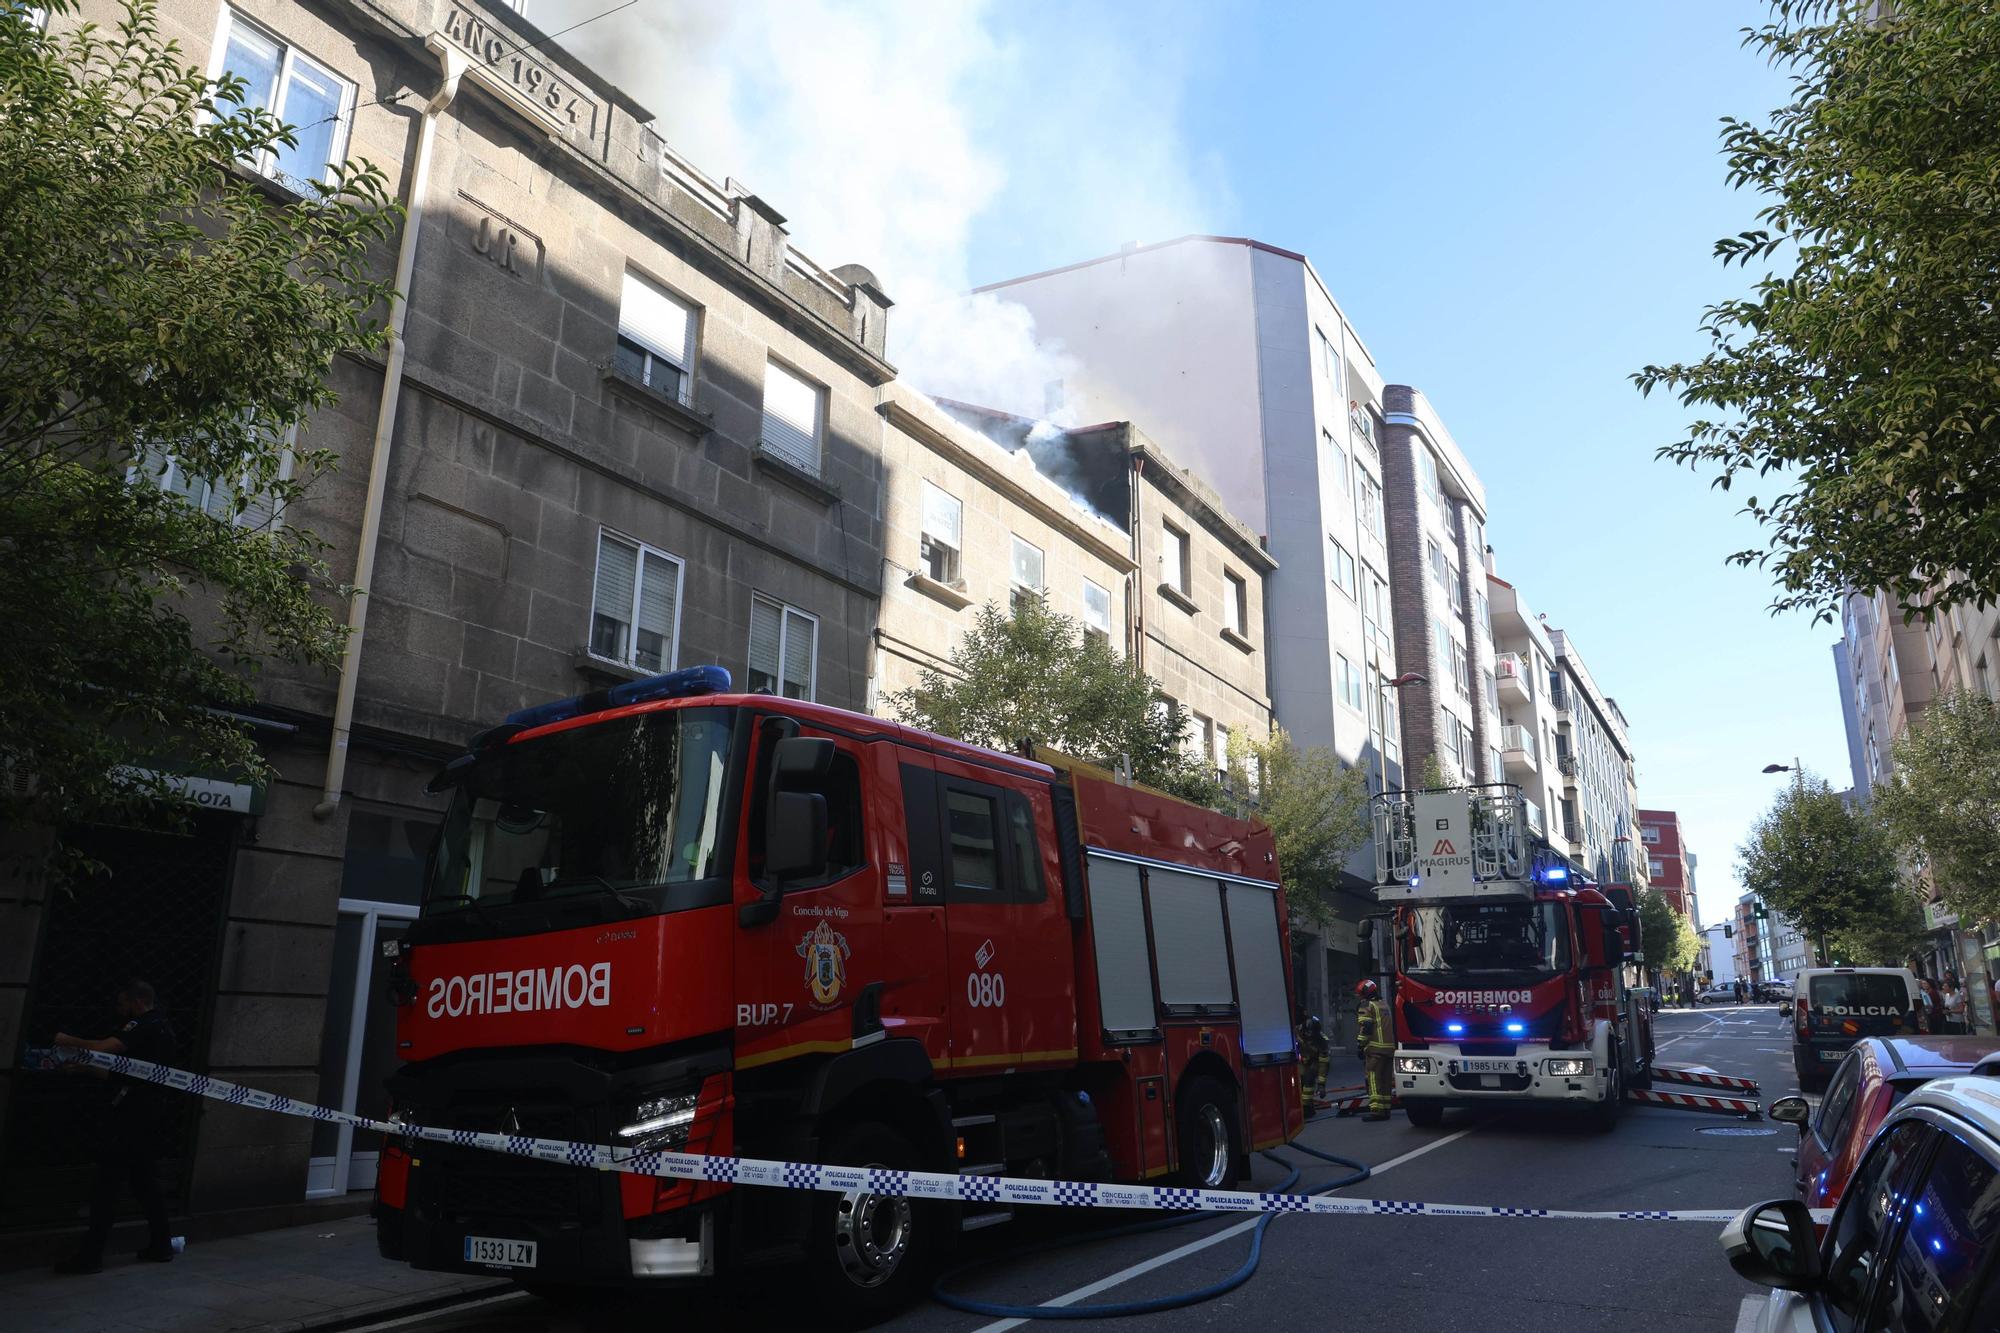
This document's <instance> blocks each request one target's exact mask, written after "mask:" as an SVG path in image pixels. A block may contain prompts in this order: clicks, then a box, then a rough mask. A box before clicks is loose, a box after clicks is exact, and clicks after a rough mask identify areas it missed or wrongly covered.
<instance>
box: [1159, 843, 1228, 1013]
mask: <svg viewBox="0 0 2000 1333" xmlns="http://www.w3.org/2000/svg"><path fill="white" fill-rule="evenodd" d="M1146 890H1147V900H1148V901H1149V902H1151V904H1152V907H1153V947H1154V948H1155V949H1157V950H1159V953H1160V1002H1161V1003H1163V1004H1201V1005H1227V1004H1229V1003H1231V1002H1232V1001H1233V1000H1234V999H1235V996H1234V995H1233V994H1232V993H1231V991H1230V988H1229V956H1228V954H1227V953H1226V952H1225V951H1224V946H1223V934H1222V894H1221V893H1220V892H1219V891H1218V890H1217V887H1216V882H1215V881H1214V880H1212V879H1203V878H1200V877H1198V876H1195V875H1188V874H1182V873H1181V872H1179V871H1175V870H1159V869H1149V870H1148V871H1147V872H1146Z"/></svg>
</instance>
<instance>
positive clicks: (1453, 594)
mask: <svg viewBox="0 0 2000 1333" xmlns="http://www.w3.org/2000/svg"><path fill="white" fill-rule="evenodd" d="M1444 590H1445V593H1446V594H1447V595H1448V596H1449V597H1450V598H1451V609H1452V612H1453V614H1455V615H1461V616H1462V615H1464V614H1465V583H1464V581H1463V580H1462V579H1460V578H1459V576H1458V566H1457V565H1454V564H1452V563H1451V562H1450V561H1446V562H1445V568H1444Z"/></svg>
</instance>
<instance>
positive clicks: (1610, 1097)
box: [1590, 1041, 1625, 1131]
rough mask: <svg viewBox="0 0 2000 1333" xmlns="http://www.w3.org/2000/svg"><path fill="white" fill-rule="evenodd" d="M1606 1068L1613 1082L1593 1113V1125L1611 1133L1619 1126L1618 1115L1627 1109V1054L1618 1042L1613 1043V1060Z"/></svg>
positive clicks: (1608, 1061) (1607, 1087)
mask: <svg viewBox="0 0 2000 1333" xmlns="http://www.w3.org/2000/svg"><path fill="white" fill-rule="evenodd" d="M1604 1063H1605V1066H1606V1067H1607V1068H1608V1069H1610V1071H1611V1082H1610V1083H1609V1085H1607V1086H1606V1087H1605V1089H1604V1100H1602V1101H1600V1102H1599V1103H1598V1104H1597V1106H1596V1109H1594V1110H1593V1111H1592V1112H1591V1115H1590V1119H1591V1123H1592V1124H1593V1125H1595V1126H1596V1127H1597V1128H1598V1129H1600V1130H1605V1131H1609V1130H1611V1129H1613V1128H1615V1127H1616V1126H1617V1124H1618V1113H1619V1112H1620V1111H1623V1110H1624V1109H1625V1052H1624V1051H1623V1050H1622V1049H1620V1047H1619V1045H1618V1043H1617V1042H1615V1041H1614V1042H1612V1043H1611V1058H1610V1059H1608V1060H1606V1061H1605V1062H1604Z"/></svg>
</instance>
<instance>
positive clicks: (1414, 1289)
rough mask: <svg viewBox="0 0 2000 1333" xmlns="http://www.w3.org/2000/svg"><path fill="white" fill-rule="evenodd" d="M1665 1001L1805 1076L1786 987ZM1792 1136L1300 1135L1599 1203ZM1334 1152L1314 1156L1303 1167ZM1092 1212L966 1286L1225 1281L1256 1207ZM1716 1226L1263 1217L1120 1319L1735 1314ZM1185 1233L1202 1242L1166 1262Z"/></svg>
mask: <svg viewBox="0 0 2000 1333" xmlns="http://www.w3.org/2000/svg"><path fill="white" fill-rule="evenodd" d="M1658 1022H1659V1029H1658V1031H1659V1045H1660V1059H1661V1060H1662V1061H1663V1062H1665V1061H1673V1062H1679V1063H1683V1064H1694V1065H1706V1066H1708V1067H1710V1068H1713V1069H1714V1070H1716V1071H1717V1072H1719V1073H1724V1074H1735V1075H1742V1076H1748V1077H1751V1078H1755V1079H1757V1080H1758V1082H1759V1083H1760V1084H1761V1086H1762V1097H1761V1100H1762V1101H1763V1103H1764V1104H1765V1105H1767V1106H1768V1105H1769V1104H1770V1102H1771V1101H1772V1100H1773V1099H1774V1098H1776V1097H1779V1096H1783V1095H1784V1094H1786V1093H1787V1092H1791V1091H1793V1090H1794V1089H1795V1086H1796V1080H1795V1079H1794V1077H1793V1074H1792V1067H1791V1055H1790V1051H1789V1048H1788V1046H1787V1045H1786V1029H1785V1026H1784V1023H1783V1020H1782V1019H1781V1017H1780V1016H1779V1015H1778V1013H1777V1011H1776V1007H1775V1006H1773V1005H1769V1004H1760V1005H1746V1006H1741V1007H1735V1006H1729V1007H1714V1008H1709V1009H1703V1010H1698V1011H1693V1012H1687V1011H1674V1010H1669V1011H1667V1012H1665V1013H1662V1014H1661V1015H1660V1016H1659V1020H1658ZM1704 1131H1707V1132H1704ZM1715 1131H1727V1132H1720V1133H1718V1132H1715ZM1796 1141H1797V1134H1796V1132H1795V1131H1794V1130H1792V1129H1791V1128H1790V1127H1788V1126H1784V1125H1775V1124H1772V1123H1770V1122H1769V1121H1762V1120H1760V1121H1752V1122H1746V1121H1743V1120H1740V1119H1736V1118H1733V1117H1726V1116H1719V1115H1704V1114H1697V1113H1693V1112H1688V1111H1680V1110H1669V1109H1665V1108H1659V1107H1640V1106H1628V1107H1627V1108H1626V1110H1625V1114H1624V1117H1623V1118H1622V1120H1621V1121H1620V1122H1619V1124H1618V1126H1617V1128H1616V1129H1614V1130H1612V1131H1611V1132H1610V1133H1608V1134H1607V1133H1599V1132H1596V1131H1594V1130H1592V1129H1591V1128H1589V1127H1588V1126H1586V1125H1583V1124H1580V1123H1575V1122H1562V1121H1556V1120H1554V1119H1551V1118H1548V1117H1545V1116H1528V1115H1510V1116H1479V1117H1474V1116H1470V1115H1462V1114H1460V1115H1453V1116H1450V1117H1448V1118H1447V1120H1446V1122H1445V1125H1444V1127H1443V1128H1442V1129H1438V1130H1420V1129H1416V1128H1414V1127H1413V1126H1411V1125H1410V1124H1409V1122H1408V1121H1406V1120H1405V1119H1404V1118H1403V1117H1402V1116H1401V1115H1400V1114H1399V1115H1397V1116H1396V1117H1395V1118H1394V1119H1392V1120H1390V1121H1389V1122H1388V1123H1386V1124H1368V1123H1364V1122H1362V1121H1360V1120H1358V1119H1331V1118H1326V1117H1322V1118H1320V1119H1317V1120H1314V1121H1312V1122H1310V1123H1308V1125H1307V1127H1306V1131H1305V1133H1304V1135H1303V1136H1302V1137H1301V1139H1300V1142H1302V1143H1305V1144H1308V1145H1310V1146H1312V1147H1315V1148H1318V1149H1321V1150H1322V1151H1326V1152H1333V1153H1339V1154H1342V1155H1345V1156H1348V1157H1352V1158H1355V1159H1357V1160H1359V1161H1363V1162H1367V1163H1369V1164H1371V1165H1372V1166H1374V1167H1375V1168H1376V1170H1377V1174H1376V1175H1375V1176H1374V1177H1372V1178H1371V1179H1369V1180H1366V1181H1363V1182H1361V1183H1359V1184H1356V1185H1353V1186H1350V1187H1348V1188H1347V1189H1345V1190H1343V1191H1341V1193H1343V1194H1347V1195H1351V1196H1354V1197H1362V1198H1383V1199H1408V1200H1421V1201H1429V1202H1439V1203H1477V1204H1511V1205H1520V1206H1532V1207H1546V1208H1572V1209H1588V1210H1612V1209H1636V1208H1659V1209H1672V1208H1738V1207H1742V1206H1743V1205H1746V1204H1750V1203H1754V1202H1756V1201H1758V1200H1761V1199H1768V1198H1775V1197H1779V1196H1782V1195H1785V1194H1786V1193H1788V1192H1789V1190H1790V1186H1791V1154H1792V1149H1793V1146H1794V1144H1795V1143H1796ZM1281 1152H1282V1150H1281ZM1292 1156H1293V1157H1294V1158H1295V1159H1296V1160H1299V1161H1300V1162H1301V1163H1303V1162H1305V1161H1306V1160H1308V1159H1304V1158H1303V1157H1301V1156H1300V1155H1298V1154H1292ZM1336 1173H1337V1168H1333V1167H1327V1166H1320V1165H1314V1166H1311V1167H1309V1168H1308V1169H1307V1170H1306V1173H1305V1175H1304V1178H1303V1179H1302V1180H1301V1182H1300V1185H1299V1188H1301V1189H1311V1188H1313V1187H1314V1184H1315V1182H1316V1181H1324V1180H1327V1179H1330V1178H1332V1176H1333V1175H1334V1174H1336ZM1284 1174H1285V1172H1284V1168H1282V1167H1280V1166H1278V1165H1276V1164H1274V1163H1272V1162H1269V1161H1265V1160H1262V1159H1259V1160H1258V1162H1257V1171H1256V1177H1255V1184H1256V1186H1257V1187H1258V1188H1265V1189H1271V1188H1276V1187H1277V1186H1278V1185H1279V1184H1280V1183H1281V1182H1282V1180H1283V1178H1284ZM1084 1220H1085V1219H1079V1218H1076V1217H1075V1216H1073V1215H1072V1216H1069V1217H1064V1218H1059V1219H1057V1218H1047V1217H1043V1218H1037V1219H1033V1220H1031V1221H1026V1222H1017V1223H1015V1224H1014V1225H1012V1226H1007V1227H996V1228H992V1229H990V1230H988V1231H984V1232H980V1233H977V1234H976V1235H974V1236H971V1237H968V1238H967V1244H968V1249H969V1250H970V1251H971V1252H972V1253H975V1254H979V1255H982V1256H992V1257H993V1262H992V1263H991V1264H989V1265H987V1266H986V1267H983V1268H981V1269H979V1270H977V1271H975V1272H972V1273H969V1274H967V1275H966V1276H965V1277H964V1278H963V1279H962V1280H961V1281H960V1282H959V1284H958V1288H957V1289H958V1290H960V1291H961V1292H963V1293H964V1294H966V1295H970V1296H973V1297H976V1298H978V1299H982V1300H988V1301H996V1302H1002V1303H1019V1304H1033V1303H1038V1302H1047V1301H1052V1300H1057V1299H1059V1298H1063V1297H1065V1296H1069V1297H1071V1301H1070V1302H1068V1303H1082V1304H1098V1303H1106V1302H1123V1301H1135V1300H1143V1299H1146V1298H1150V1297H1155V1296H1162V1295H1166V1294H1169V1293H1172V1292H1178V1291H1187V1290H1190V1289H1194V1288H1198V1287H1202V1286H1206V1285H1208V1284H1211V1283H1214V1282H1217V1281H1219V1280H1221V1279H1222V1278H1224V1277H1226V1276H1228V1275H1229V1274H1230V1273H1232V1272H1234V1271H1235V1270H1236V1269H1237V1268H1238V1267H1239V1266H1240V1265H1241V1264H1242V1263H1243V1261H1244V1258H1245V1255H1246V1254H1247V1252H1248V1247H1249V1242H1250V1236H1249V1234H1248V1231H1249V1226H1250V1224H1249V1223H1248V1222H1246V1221H1244V1220H1243V1219H1240V1218H1227V1219H1219V1220H1214V1221H1204V1222H1199V1223H1193V1224H1190V1225H1187V1226H1183V1227H1179V1228H1176V1229H1174V1230H1171V1231H1167V1232H1164V1233H1158V1234H1154V1235H1147V1236H1133V1237H1125V1238H1121V1239H1115V1240H1092V1239H1090V1238H1089V1237H1088V1235H1087V1233H1086V1230H1085V1228H1084V1225H1083V1223H1084ZM1719 1229H1720V1228H1719V1227H1717V1226H1715V1225H1713V1224H1710V1223H1699V1222H1584V1221H1554V1220H1529V1219H1519V1220H1515V1219H1504V1220H1503V1219H1473V1218H1467V1219H1458V1218H1429V1217H1393V1216H1364V1217H1313V1216H1307V1217H1283V1218H1280V1219H1279V1220H1278V1221H1277V1222H1276V1223H1275V1224H1273V1225H1272V1226H1271V1227H1270V1229H1269V1230H1268V1232H1267V1233H1266V1235H1265V1239H1264V1245H1263V1259H1262V1266H1261V1268H1260V1269H1259V1271H1258V1272H1257V1274H1256V1275H1255V1276H1254V1277H1252V1278H1251V1279H1250V1281H1249V1282H1247V1283H1246V1284H1244V1285H1243V1286H1241V1287H1239V1288H1237V1289H1236V1290H1234V1291H1232V1292H1229V1293H1227V1294H1225V1295H1223V1296H1220V1297H1217V1298H1216V1299H1214V1300H1211V1301H1208V1302H1206V1303H1203V1304H1200V1305H1196V1306H1192V1307H1189V1308H1185V1309H1179V1310H1173V1311H1169V1312H1164V1313H1158V1314H1151V1315H1143V1316H1137V1317H1133V1318H1128V1319H1121V1320H1119V1321H1117V1327H1118V1328H1119V1329H1120V1330H1121V1333H1123V1331H1124V1330H1134V1331H1135V1333H1136V1331H1137V1330H1150V1329H1168V1328H1171V1329H1196V1328H1220V1327H1231V1326H1234V1327H1238V1328H1241V1327H1245V1326H1249V1325H1253V1324H1254V1325H1259V1326H1263V1327H1268V1328H1278V1327H1308V1328H1309V1327H1327V1326H1333V1327H1354V1328H1382V1329H1395V1330H1397V1333H1433V1331H1435V1333H1445V1331H1447V1330H1463V1329H1474V1328H1481V1329H1484V1328H1528V1327H1536V1326H1540V1325H1544V1324H1551V1325H1552V1324H1555V1323H1557V1322H1560V1324H1561V1326H1562V1327H1564V1328H1567V1329H1575V1330H1585V1329H1600V1328H1601V1329H1629V1328H1644V1329H1646V1330H1647V1333H1666V1331H1667V1330H1682V1329H1686V1330H1694V1329H1703V1330H1713V1329H1721V1330H1730V1329H1734V1328H1735V1327H1736V1322H1737V1317H1738V1314H1739V1311H1740V1310H1741V1308H1742V1306H1743V1303H1744V1300H1745V1298H1746V1297H1750V1296H1753V1295H1755V1294H1757V1293H1758V1292H1759V1291H1760V1289H1759V1288H1755V1287H1752V1286H1751V1285H1750V1284H1748V1283H1746V1282H1744V1281H1743V1280H1742V1279H1740V1278H1738V1277H1737V1276H1736V1275H1735V1274H1734V1273H1733V1272H1731V1271H1730V1268H1729V1265H1728V1264H1727V1262H1726V1261H1725V1260H1724V1259H1723V1257H1722V1251H1721V1248H1720V1247H1719V1246H1718V1245H1717V1244H1716V1234H1717V1232H1718V1231H1719ZM1049 1238H1069V1239H1073V1240H1075V1241H1076V1242H1077V1243H1075V1244H1073V1245H1069V1246H1066V1247H1064V1248H1060V1249H1057V1250H1054V1251H1052V1252H1045V1253H1040V1254H1036V1255H1033V1256H1029V1257H1009V1255H1010V1252H1011V1251H1012V1250H1014V1249H1016V1248H1018V1247H1019V1246H1021V1245H1022V1244H1024V1243H1025V1242H1028V1241H1032V1240H1042V1239H1049ZM1175 1251H1185V1252H1184V1253H1181V1254H1179V1255H1178V1256H1177V1257H1175V1258H1173V1259H1172V1260H1171V1261H1169V1262H1165V1263H1160V1262H1159V1260H1160V1259H1161V1257H1162V1256H1165V1255H1168V1254H1170V1253H1172V1252H1175ZM796 1285H797V1284H795V1283H788V1282H786V1281H784V1280H783V1278H782V1276H781V1277H779V1279H778V1280H776V1281H774V1280H773V1279H772V1277H771V1275H769V1274H766V1275H764V1276H763V1277H762V1278H761V1280H760V1281H759V1283H758V1284H757V1285H756V1286H754V1287H748V1288H745V1287H731V1288H725V1289H720V1290H715V1291H710V1292H699V1293H689V1294H677V1295H675V1296H673V1297H672V1298H655V1299H654V1300H652V1301H649V1302H647V1303H646V1304H645V1305H642V1306H637V1307H633V1308H628V1309H620V1310H599V1311H595V1312H592V1313H591V1314H590V1315H589V1316H587V1317H579V1316H577V1315H574V1314H568V1313H564V1312H561V1311H557V1310H555V1309H553V1308H552V1307H549V1306H547V1305H544V1304H543V1303H541V1302H540V1301H537V1300H534V1299H533V1298H530V1297H527V1296H510V1297H503V1298H500V1299H497V1300H488V1301H486V1302H483V1303H481V1304H480V1305H478V1306H475V1307H468V1308H464V1309H462V1310H458V1311H447V1312H443V1313H440V1314H438V1315H434V1316H429V1317H423V1318H418V1319H409V1320H401V1321H394V1322H393V1323H392V1324H386V1325H376V1326H375V1327H380V1328H386V1327H395V1328H398V1329H409V1330H419V1329H421V1330H431V1329H473V1328H478V1329H496V1330H505V1331H506V1333H530V1331H531V1330H571V1329H583V1328H591V1329H601V1328H611V1329H616V1328H626V1327H630V1328H634V1329H637V1328H641V1327H643V1328H648V1329H658V1328H660V1327H662V1314H663V1308H662V1305H661V1303H660V1301H661V1299H668V1300H670V1308H671V1312H672V1318H671V1319H670V1320H669V1321H668V1322H670V1323H673V1324H679V1325H683V1326H686V1325H694V1324H699V1323H702V1322H708V1321H717V1320H719V1321H721V1322H722V1324H723V1326H725V1327H743V1326H754V1327H761V1326H766V1325H770V1326H810V1324H811V1322H812V1321H811V1320H810V1318H809V1317H808V1318H807V1320H806V1321H805V1322H804V1323H802V1322H801V1314H802V1312H801V1311H800V1309H799V1308H798V1307H797V1306H796V1305H795V1304H792V1303H791V1301H792V1297H793V1294H794V1289H795V1288H796ZM1086 1289H1089V1294H1087V1295H1084V1296H1081V1297H1078V1296H1075V1295H1074V1293H1077V1292H1080V1291H1085V1290H1086ZM1016 1326H1017V1325H1014V1324H1011V1323H1009V1322H1007V1321H995V1320H993V1319H990V1318H986V1317H981V1316H976V1315H967V1314H961V1313H958V1312H956V1311H952V1310H948V1309H945V1308H943V1307H941V1306H937V1305H932V1304H926V1305H924V1306H921V1307H919V1308H916V1309H913V1310H910V1311H907V1312H905V1313H904V1314H902V1315H900V1316H898V1317H897V1318H895V1319H893V1320H891V1321H889V1322H888V1323H886V1324H884V1325H882V1327H883V1328H885V1329H892V1330H897V1331H898V1333H904V1331H911V1333H914V1331H917V1330H923V1331H927V1333H928V1331H931V1330H935V1331H936V1333H972V1331H973V1330H982V1331H983V1333H998V1330H1000V1329H1003V1328H1008V1327H1016Z"/></svg>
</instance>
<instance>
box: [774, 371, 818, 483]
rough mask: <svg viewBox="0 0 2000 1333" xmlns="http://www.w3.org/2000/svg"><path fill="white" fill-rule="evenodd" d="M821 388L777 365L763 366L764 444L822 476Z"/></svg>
mask: <svg viewBox="0 0 2000 1333" xmlns="http://www.w3.org/2000/svg"><path fill="white" fill-rule="evenodd" d="M819 415H820V394H819V386H818V385H816V384H813V383H812V382H811V381H809V380H805V379H801V378H800V377H799V376H797V375H794V374H793V373H792V372H791V371H789V370H786V369H785V368H784V367H783V366H781V365H779V364H778V363H777V362H775V361H773V362H768V363H766V365H765V367H764V445H765V447H766V448H768V449H769V450H770V451H771V452H772V453H773V454H776V455H777V456H778V457H779V458H781V459H783V460H784V461H785V462H787V463H790V464H792V466H794V467H797V468H802V469H804V470H805V471H807V472H810V473H812V474H813V475H814V476H818V475H819Z"/></svg>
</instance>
